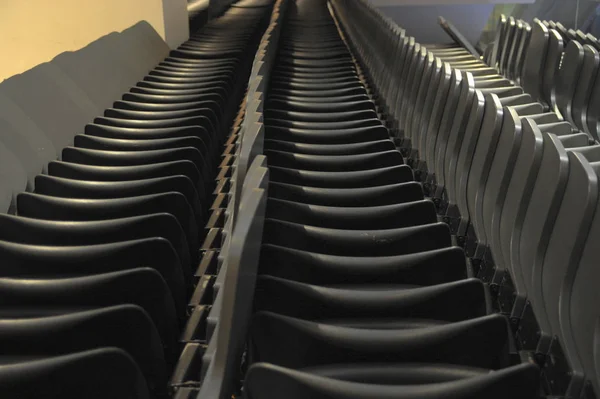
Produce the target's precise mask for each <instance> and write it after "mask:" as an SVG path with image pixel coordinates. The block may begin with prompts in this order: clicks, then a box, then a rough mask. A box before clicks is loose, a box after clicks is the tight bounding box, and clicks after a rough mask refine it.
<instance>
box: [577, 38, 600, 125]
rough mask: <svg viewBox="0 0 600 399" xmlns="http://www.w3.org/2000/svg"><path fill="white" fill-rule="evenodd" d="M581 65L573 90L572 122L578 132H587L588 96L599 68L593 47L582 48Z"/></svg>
mask: <svg viewBox="0 0 600 399" xmlns="http://www.w3.org/2000/svg"><path fill="white" fill-rule="evenodd" d="M583 52H584V55H583V65H582V66H581V71H580V74H579V81H578V82H577V87H576V89H575V95H574V97H573V111H572V116H573V122H574V123H575V126H577V128H578V129H579V130H582V131H585V132H587V133H590V132H589V131H588V124H587V112H588V103H589V100H590V95H591V93H592V87H593V86H594V80H595V78H596V74H597V73H598V67H599V66H600V55H599V54H598V50H596V49H595V48H594V47H592V46H590V45H589V44H586V45H585V46H583Z"/></svg>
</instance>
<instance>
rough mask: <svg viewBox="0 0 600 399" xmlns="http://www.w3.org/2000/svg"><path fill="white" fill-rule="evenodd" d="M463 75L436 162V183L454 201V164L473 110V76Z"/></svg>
mask: <svg viewBox="0 0 600 399" xmlns="http://www.w3.org/2000/svg"><path fill="white" fill-rule="evenodd" d="M463 74H464V75H463V79H462V81H461V82H460V86H459V89H460V91H459V97H458V102H457V103H456V108H455V110H454V118H453V119H452V124H451V125H450V131H449V132H448V138H447V140H446V145H445V148H442V146H440V153H439V156H438V157H439V161H438V162H439V163H440V167H439V172H437V173H439V178H438V183H439V184H441V185H443V186H444V187H445V188H446V193H447V196H448V198H451V199H452V200H454V201H455V200H456V192H455V184H454V181H455V179H456V174H455V172H456V164H457V161H458V155H459V152H460V147H461V145H462V142H463V139H464V135H465V131H466V129H467V125H468V123H469V120H470V116H471V111H472V109H473V108H472V104H473V97H474V96H475V87H474V81H473V76H472V75H471V74H470V73H469V72H464V73H463ZM436 176H437V174H436ZM454 203H455V202H454Z"/></svg>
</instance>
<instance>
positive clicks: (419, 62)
mask: <svg viewBox="0 0 600 399" xmlns="http://www.w3.org/2000/svg"><path fill="white" fill-rule="evenodd" d="M426 58H427V49H426V48H425V47H423V46H421V45H420V44H416V45H415V52H414V55H413V60H412V62H411V67H410V69H409V72H408V73H409V76H408V84H407V86H406V90H407V92H406V96H405V97H404V101H403V103H402V108H401V109H400V123H402V129H403V130H404V134H405V137H407V138H409V139H410V138H411V134H410V133H411V132H409V131H408V129H409V126H410V125H409V119H410V116H411V115H412V110H413V107H414V103H415V101H416V97H417V95H418V92H419V86H420V84H421V78H422V76H423V65H424V64H425V59H426Z"/></svg>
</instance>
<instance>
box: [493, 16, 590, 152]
mask: <svg viewBox="0 0 600 399" xmlns="http://www.w3.org/2000/svg"><path fill="white" fill-rule="evenodd" d="M490 48H492V50H491V51H490V52H489V53H488V55H489V56H488V57H486V58H484V60H485V62H486V63H487V64H488V65H490V66H493V67H495V68H497V70H498V71H499V72H500V74H502V75H503V76H505V77H507V78H508V79H510V80H512V81H513V82H515V83H516V84H520V85H522V87H523V89H524V90H525V91H526V92H527V93H528V94H530V95H531V96H532V97H533V98H534V99H535V100H536V101H538V102H540V103H542V104H543V105H544V106H545V107H546V109H549V110H552V111H553V112H555V113H556V114H557V115H559V116H560V117H561V118H562V119H563V120H565V121H567V122H569V123H571V125H572V126H573V129H574V130H577V131H581V132H585V133H588V134H589V135H590V136H591V137H592V139H594V140H598V138H599V134H600V129H599V128H598V119H599V115H598V106H597V105H598V101H599V100H598V98H600V87H598V85H600V79H598V72H599V70H600V68H599V66H600V55H599V53H598V51H599V50H600V43H599V42H598V39H596V38H595V37H594V36H593V35H591V34H585V33H583V32H581V31H579V30H577V31H575V30H573V29H566V28H565V27H564V26H563V25H562V24H561V23H555V22H553V21H540V20H534V21H533V23H532V24H531V25H530V24H528V23H526V22H524V21H521V20H515V19H514V18H513V17H506V16H501V18H500V20H499V22H498V27H497V29H496V38H495V41H494V43H493V46H491V47H490Z"/></svg>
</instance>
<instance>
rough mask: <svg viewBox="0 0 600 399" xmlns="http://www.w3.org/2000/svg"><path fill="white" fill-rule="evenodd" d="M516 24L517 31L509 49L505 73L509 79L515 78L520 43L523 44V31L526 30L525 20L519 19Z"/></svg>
mask: <svg viewBox="0 0 600 399" xmlns="http://www.w3.org/2000/svg"><path fill="white" fill-rule="evenodd" d="M515 24H516V26H515V33H514V36H513V40H512V42H511V44H510V49H509V50H508V57H507V59H506V73H505V74H504V76H507V77H508V78H509V79H515V68H516V63H517V56H518V52H519V45H520V44H521V38H522V37H523V32H524V31H525V22H523V21H521V20H517V21H515Z"/></svg>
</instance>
